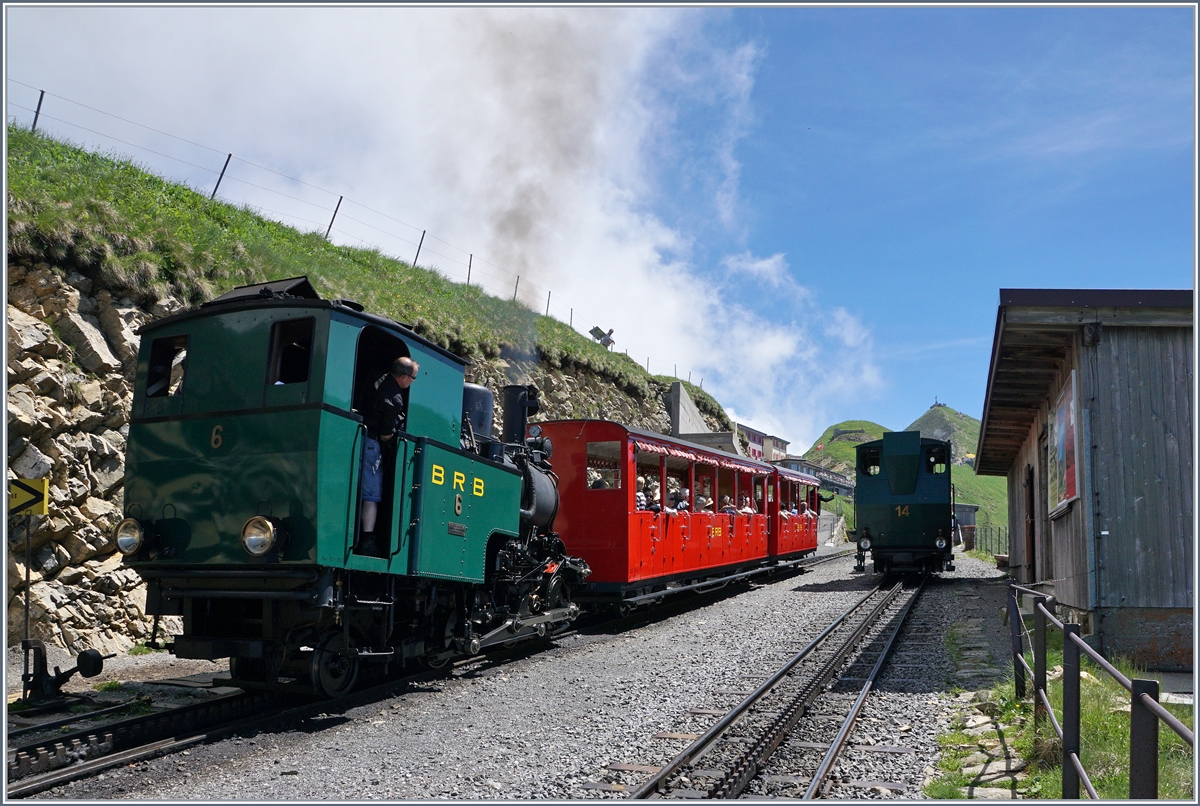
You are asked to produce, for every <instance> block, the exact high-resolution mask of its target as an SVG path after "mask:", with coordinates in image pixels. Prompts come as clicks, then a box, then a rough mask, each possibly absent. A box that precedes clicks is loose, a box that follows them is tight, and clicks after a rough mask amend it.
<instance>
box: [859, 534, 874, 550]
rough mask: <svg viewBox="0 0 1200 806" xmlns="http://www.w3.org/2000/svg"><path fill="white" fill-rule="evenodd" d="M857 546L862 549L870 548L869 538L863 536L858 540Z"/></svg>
mask: <svg viewBox="0 0 1200 806" xmlns="http://www.w3.org/2000/svg"><path fill="white" fill-rule="evenodd" d="M858 547H859V548H860V549H862V550H863V551H867V550H869V549H870V548H871V538H869V537H864V538H863V539H862V540H860V541H858Z"/></svg>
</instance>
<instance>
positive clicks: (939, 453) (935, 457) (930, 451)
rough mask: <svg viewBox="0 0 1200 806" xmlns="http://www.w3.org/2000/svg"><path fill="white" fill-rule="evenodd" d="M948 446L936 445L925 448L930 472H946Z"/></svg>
mask: <svg viewBox="0 0 1200 806" xmlns="http://www.w3.org/2000/svg"><path fill="white" fill-rule="evenodd" d="M946 459H947V457H946V446H945V445H934V446H932V447H929V448H926V449H925V469H926V470H927V471H929V472H930V473H945V472H946V465H947V464H949V462H947V461H946Z"/></svg>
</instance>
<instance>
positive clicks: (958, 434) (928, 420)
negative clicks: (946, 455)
mask: <svg viewBox="0 0 1200 806" xmlns="http://www.w3.org/2000/svg"><path fill="white" fill-rule="evenodd" d="M979 425H980V423H979V420H976V419H975V418H974V417H972V416H971V415H969V414H963V413H962V412H961V411H955V410H954V409H952V408H950V407H949V406H947V405H945V404H941V405H935V406H930V407H929V410H928V411H927V412H925V413H924V414H922V415H921V416H920V417H918V418H917V419H916V420H913V422H912V423H911V424H910V425H909V426H908V428H906V429H904V430H905V431H920V432H921V436H923V437H925V438H927V439H948V440H950V444H951V446H952V447H953V455H954V460H955V461H956V462H957V461H962V460H964V459H967V458H971V459H973V458H974V457H975V446H976V445H978V444H979Z"/></svg>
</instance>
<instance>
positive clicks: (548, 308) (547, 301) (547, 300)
mask: <svg viewBox="0 0 1200 806" xmlns="http://www.w3.org/2000/svg"><path fill="white" fill-rule="evenodd" d="M549 315H550V292H549V291H547V292H546V316H549Z"/></svg>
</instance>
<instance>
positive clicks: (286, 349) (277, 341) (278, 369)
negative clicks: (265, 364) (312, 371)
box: [267, 318, 315, 386]
mask: <svg viewBox="0 0 1200 806" xmlns="http://www.w3.org/2000/svg"><path fill="white" fill-rule="evenodd" d="M314 321H315V320H313V319H312V318H306V319H290V320H288V321H285V322H276V323H275V324H274V325H272V326H271V369H270V372H269V373H268V374H267V383H268V384H271V385H273V386H286V385H287V384H290V383H307V382H308V368H309V365H310V364H311V363H312V361H311V358H312V340H313V323H314Z"/></svg>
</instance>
